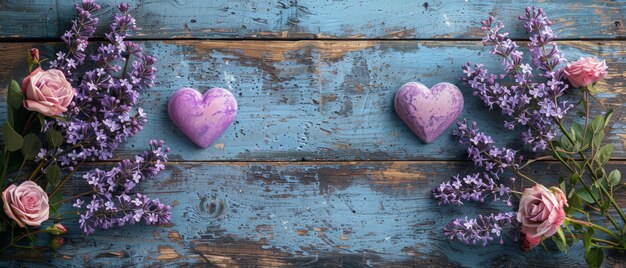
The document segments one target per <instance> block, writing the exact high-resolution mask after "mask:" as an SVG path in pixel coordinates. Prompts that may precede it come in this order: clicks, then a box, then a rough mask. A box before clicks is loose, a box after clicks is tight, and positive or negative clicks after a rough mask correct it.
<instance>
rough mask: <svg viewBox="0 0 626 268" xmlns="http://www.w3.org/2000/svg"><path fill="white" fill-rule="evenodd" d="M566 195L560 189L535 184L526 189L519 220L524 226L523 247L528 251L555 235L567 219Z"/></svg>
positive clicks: (520, 205)
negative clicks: (565, 208)
mask: <svg viewBox="0 0 626 268" xmlns="http://www.w3.org/2000/svg"><path fill="white" fill-rule="evenodd" d="M565 206H567V199H566V198H565V194H563V192H562V191H561V189H559V188H555V187H552V188H550V189H548V188H546V187H545V186H543V185H541V184H535V186H533V187H532V188H526V189H525V190H524V193H523V194H522V197H521V198H520V202H519V210H518V211H517V220H518V221H519V222H520V223H521V224H522V234H523V239H522V247H523V248H524V249H526V250H528V249H530V248H532V247H534V246H537V245H539V243H541V240H542V239H544V238H548V237H551V236H552V235H554V234H555V233H556V232H557V230H558V229H559V227H560V226H561V223H563V220H564V219H565V210H564V207H565Z"/></svg>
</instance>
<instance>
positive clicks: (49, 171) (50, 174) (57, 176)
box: [46, 164, 61, 186]
mask: <svg viewBox="0 0 626 268" xmlns="http://www.w3.org/2000/svg"><path fill="white" fill-rule="evenodd" d="M46 179H48V183H49V184H50V185H52V186H57V185H58V184H59V182H61V168H60V167H59V166H57V165H56V164H54V165H52V166H49V167H48V168H46Z"/></svg>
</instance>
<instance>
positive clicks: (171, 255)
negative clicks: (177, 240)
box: [156, 245, 180, 261]
mask: <svg viewBox="0 0 626 268" xmlns="http://www.w3.org/2000/svg"><path fill="white" fill-rule="evenodd" d="M158 248H159V256H157V257H156V259H157V260H158V261H174V260H177V259H179V258H180V255H178V252H176V250H175V249H174V248H172V247H169V246H162V245H160V246H158Z"/></svg>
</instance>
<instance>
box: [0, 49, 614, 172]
mask: <svg viewBox="0 0 626 268" xmlns="http://www.w3.org/2000/svg"><path fill="white" fill-rule="evenodd" d="M143 45H144V46H145V47H146V51H147V52H148V53H151V54H154V55H155V56H156V57H158V58H159V62H158V64H157V68H158V69H159V72H158V76H159V79H158V82H157V85H156V86H155V87H154V88H152V89H150V90H149V91H147V92H146V93H145V94H143V97H142V99H141V102H140V106H142V107H144V108H145V109H146V112H147V114H148V120H149V122H148V124H147V125H146V129H145V130H144V131H142V132H141V133H140V134H139V135H138V136H137V137H135V138H134V139H132V140H130V141H129V142H128V143H126V144H125V145H124V146H122V147H121V148H120V150H118V153H119V154H120V156H121V157H128V156H130V155H132V154H135V153H137V152H139V151H141V150H143V149H144V148H145V147H146V144H147V141H148V140H149V139H152V138H159V139H164V140H166V142H167V143H168V144H169V145H170V146H171V148H172V154H171V155H172V159H175V160H178V161H189V160H194V161H196V160H198V161H200V160H201V161H206V160H217V161H224V160H228V161H262V160H266V161H278V160H285V161H294V160H422V159H426V160H428V159H431V160H432V159H440V160H454V159H466V155H465V151H464V148H463V146H461V145H459V144H457V143H456V142H454V139H453V138H452V137H451V133H452V130H453V129H454V127H451V128H449V129H448V131H447V132H446V133H444V134H443V135H442V136H441V137H440V138H439V139H438V140H436V141H434V142H433V143H431V144H428V145H426V144H423V143H422V142H421V141H419V139H417V138H416V137H415V136H414V135H413V133H412V132H411V131H410V130H409V129H408V128H407V127H406V126H405V125H404V124H403V123H402V122H401V121H400V120H399V119H398V117H397V116H396V114H395V112H394V111H393V106H392V103H393V95H394V94H395V92H396V91H397V89H398V88H399V87H400V86H401V85H402V84H404V83H405V82H409V81H420V82H421V83H424V84H426V85H429V86H430V85H434V84H436V83H438V82H441V81H448V82H452V83H455V84H457V85H458V86H459V87H460V88H461V89H462V91H463V94H464V96H465V101H466V107H465V109H464V111H463V114H462V115H461V117H460V118H468V120H474V121H477V122H479V124H480V125H479V126H481V127H482V129H484V130H485V131H486V132H487V133H490V134H492V135H494V138H495V140H496V142H498V143H499V144H501V145H515V146H517V145H521V144H520V143H521V141H520V139H519V136H518V135H517V134H515V133H512V132H509V131H507V130H505V129H504V128H503V126H502V125H503V123H502V119H503V118H502V117H499V116H498V114H499V112H489V111H488V109H486V108H485V107H483V105H482V104H481V103H480V101H479V100H478V99H477V98H476V97H473V96H472V94H471V89H470V88H469V87H467V86H464V85H462V83H460V82H459V80H458V77H459V76H461V75H463V73H462V71H461V68H460V66H461V65H462V64H464V63H465V62H467V61H471V62H483V63H485V64H486V66H487V68H488V69H489V70H492V71H495V72H497V71H498V70H499V69H500V66H499V63H498V59H497V58H496V57H494V56H491V55H489V54H488V48H485V47H483V46H482V45H480V43H479V42H474V41H446V42H440V41H436V42H435V41H298V42H285V41H172V42H170V41H151V42H147V43H143ZM32 46H35V47H40V48H41V49H42V54H43V55H45V56H48V57H52V53H53V51H54V50H53V48H54V49H59V48H60V47H59V46H53V45H51V44H50V43H48V44H33V43H5V44H0V61H1V62H3V63H5V67H4V68H2V69H1V70H0V77H2V78H3V79H1V80H0V87H2V88H6V82H7V81H8V79H9V78H13V77H23V76H24V75H25V70H26V66H25V63H24V60H23V59H24V54H25V52H26V51H27V49H28V48H30V47H32ZM561 47H562V49H563V51H564V52H565V54H566V55H567V56H568V58H570V59H577V58H578V57H580V56H584V55H593V56H598V57H600V58H603V59H606V60H607V64H608V65H609V66H610V73H609V76H608V77H607V79H606V80H605V81H603V82H601V83H600V84H599V85H598V86H597V88H599V89H600V90H601V91H603V92H602V93H600V94H599V95H598V97H599V99H600V101H601V104H602V105H604V107H602V106H601V104H600V103H595V105H594V107H595V109H596V112H600V111H605V110H607V109H609V108H613V109H614V110H615V116H614V117H613V118H614V121H613V123H611V125H610V128H609V129H608V133H607V142H610V143H613V144H614V145H615V154H614V157H616V158H617V159H624V158H625V157H626V150H625V145H626V125H625V124H624V122H625V121H624V120H625V119H626V110H625V109H622V108H623V107H624V103H625V102H626V76H625V72H624V71H623V70H626V61H624V57H626V47H625V46H624V43H623V42H619V41H603V42H597V41H594V42H590V41H567V42H565V41H564V42H561ZM183 86H191V87H194V88H198V89H201V90H206V89H207V88H210V87H224V88H227V89H230V90H231V91H232V92H233V93H234V94H235V96H237V101H238V103H239V107H240V108H239V113H238V115H237V120H236V122H235V123H234V124H233V125H232V126H231V127H230V128H229V129H228V130H227V131H226V132H225V133H224V135H222V137H221V138H219V139H218V140H217V141H216V142H215V144H214V146H211V147H210V148H208V149H204V150H203V149H199V148H198V147H196V146H195V145H194V144H193V143H192V142H190V141H189V140H188V139H187V138H185V137H184V136H183V135H182V134H181V133H180V132H179V131H178V130H176V128H175V127H174V126H173V124H172V123H171V121H170V120H169V117H168V116H167V111H166V107H167V106H166V103H167V101H168V100H169V96H170V95H171V94H172V92H174V91H175V90H177V89H179V88H180V87H183ZM3 90H4V89H3ZM4 93H5V92H4V91H3V94H2V95H1V96H2V97H0V101H3V100H4V99H3V98H5V96H6V94H4ZM4 105H5V103H4V102H1V104H0V109H2V110H4ZM571 114H572V117H573V116H574V113H571ZM4 117H5V114H4V113H2V114H0V118H4ZM502 132H504V133H507V134H506V135H496V134H498V133H502Z"/></svg>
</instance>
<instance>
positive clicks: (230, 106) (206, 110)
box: [167, 88, 237, 148]
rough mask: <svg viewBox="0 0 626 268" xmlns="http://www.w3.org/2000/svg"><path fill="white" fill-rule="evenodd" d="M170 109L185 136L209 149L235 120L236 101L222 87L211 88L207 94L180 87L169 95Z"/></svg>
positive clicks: (177, 125)
mask: <svg viewBox="0 0 626 268" xmlns="http://www.w3.org/2000/svg"><path fill="white" fill-rule="evenodd" d="M167 110H168V113H169V115H170V118H171V119H172V122H174V125H176V127H178V129H180V131H181V132H183V134H185V136H187V137H188V138H189V139H190V140H191V141H193V142H194V143H195V144H197V145H198V146H200V147H202V148H206V147H208V146H209V145H211V143H213V142H214V141H215V140H216V139H217V138H218V137H219V136H220V135H222V133H224V131H225V130H226V129H227V128H228V126H230V124H231V123H232V122H233V121H234V120H235V116H236V115H237V100H236V99H235V96H233V94H232V93H230V91H228V90H226V89H223V88H212V89H209V90H208V91H207V92H205V93H204V95H201V94H200V92H198V91H197V90H195V89H193V88H181V89H179V90H178V91H176V92H175V93H174V94H173V95H172V97H171V98H170V101H169V104H168V106H167Z"/></svg>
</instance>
